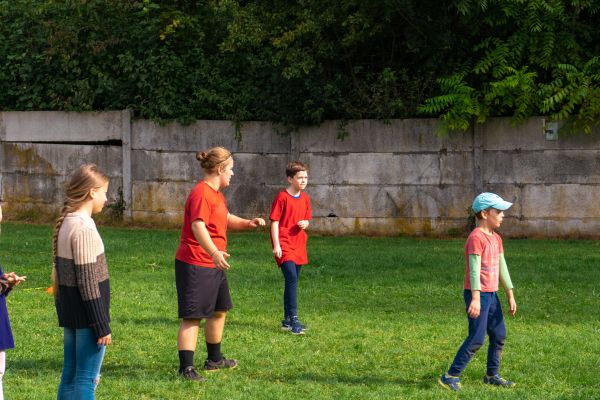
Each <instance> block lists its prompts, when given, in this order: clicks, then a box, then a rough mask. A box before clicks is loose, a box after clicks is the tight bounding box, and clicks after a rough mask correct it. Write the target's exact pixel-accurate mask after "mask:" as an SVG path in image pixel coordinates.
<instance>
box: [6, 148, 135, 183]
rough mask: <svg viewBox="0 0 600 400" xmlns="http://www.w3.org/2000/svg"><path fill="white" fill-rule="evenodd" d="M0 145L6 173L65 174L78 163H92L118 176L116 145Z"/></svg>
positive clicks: (119, 170)
mask: <svg viewBox="0 0 600 400" xmlns="http://www.w3.org/2000/svg"><path fill="white" fill-rule="evenodd" d="M0 147H2V149H3V159H2V164H3V168H4V170H5V171H7V172H19V173H26V174H45V175H69V174H71V172H72V171H73V170H74V169H75V168H77V167H78V166H80V165H82V164H86V163H94V164H96V165H98V167H100V168H101V169H102V170H103V171H104V172H105V173H106V174H108V175H110V176H121V165H122V157H123V155H122V153H121V147H119V146H101V145H80V144H77V145H75V144H73V145H69V144H46V143H2V144H1V145H0Z"/></svg>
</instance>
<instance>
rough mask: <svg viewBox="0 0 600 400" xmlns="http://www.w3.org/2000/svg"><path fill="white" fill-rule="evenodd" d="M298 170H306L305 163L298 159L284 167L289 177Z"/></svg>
mask: <svg viewBox="0 0 600 400" xmlns="http://www.w3.org/2000/svg"><path fill="white" fill-rule="evenodd" d="M300 171H308V167H307V166H306V164H304V163H301V162H300V161H292V162H291V163H289V164H288V165H287V167H286V168H285V174H286V175H287V176H288V177H290V178H293V177H294V176H295V175H296V174H297V173H298V172H300Z"/></svg>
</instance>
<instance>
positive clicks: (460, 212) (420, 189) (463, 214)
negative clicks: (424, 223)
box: [307, 185, 475, 220]
mask: <svg viewBox="0 0 600 400" xmlns="http://www.w3.org/2000/svg"><path fill="white" fill-rule="evenodd" d="M307 193H308V194H309V195H310V196H311V200H312V207H313V216H315V217H326V216H328V215H331V214H333V215H336V216H337V217H340V218H352V217H355V216H361V217H364V218H459V219H460V218H463V219H465V220H466V218H467V217H468V208H469V205H470V204H471V201H472V199H473V197H474V195H475V194H474V193H473V191H472V189H471V186H458V185H457V186H444V187H440V186H433V185H421V186H417V185H406V186H382V185H359V186H341V185H340V186H337V185H336V186H329V185H312V186H309V187H308V189H307Z"/></svg>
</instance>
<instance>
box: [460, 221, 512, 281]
mask: <svg viewBox="0 0 600 400" xmlns="http://www.w3.org/2000/svg"><path fill="white" fill-rule="evenodd" d="M500 253H504V247H503V246H502V238H501V237H500V235H498V234H497V233H496V232H492V234H491V235H488V234H486V233H484V232H483V231H482V230H481V229H479V228H475V229H473V232H471V234H470V235H469V237H468V238H467V243H465V259H466V263H467V275H466V276H465V289H467V290H471V279H470V278H469V273H470V271H471V269H470V267H469V254H477V255H479V256H481V273H480V274H479V279H480V281H481V291H482V292H497V291H498V280H499V277H500Z"/></svg>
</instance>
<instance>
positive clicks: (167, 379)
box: [0, 223, 600, 400]
mask: <svg viewBox="0 0 600 400" xmlns="http://www.w3.org/2000/svg"><path fill="white" fill-rule="evenodd" d="M100 231H101V234H102V236H103V238H104V243H105V247H106V254H107V258H108V262H109V269H110V275H111V288H112V303H111V311H112V324H111V326H112V330H113V340H114V344H113V345H112V346H110V347H109V349H108V351H107V353H106V358H105V362H104V366H103V371H102V373H103V375H102V381H101V384H100V386H99V387H98V391H97V398H99V399H111V400H113V399H440V398H461V399H508V398H510V399H546V400H547V399H569V398H571V399H593V398H596V399H597V398H600V372H599V371H600V243H599V242H595V241H557V240H543V241H542V240H506V241H505V251H506V255H507V260H508V264H509V269H510V271H511V275H512V280H513V282H514V284H515V286H516V289H515V295H516V299H517V303H518V306H519V309H518V314H517V316H516V317H515V318H507V329H508V339H507V342H506V346H505V351H504V355H503V364H502V369H501V372H502V373H503V375H504V376H505V377H507V378H509V379H511V380H514V381H516V382H517V387H516V388H515V389H513V390H503V389H497V388H490V387H487V386H484V385H483V383H482V382H481V378H482V375H483V374H484V372H485V354H486V351H485V348H484V349H482V350H481V351H480V352H479V353H478V354H477V355H476V356H475V358H474V359H473V361H472V362H471V364H470V365H469V367H468V369H467V370H466V371H465V373H464V375H463V388H464V389H463V391H462V392H461V394H460V395H458V396H457V395H455V394H453V393H451V392H448V391H445V390H444V389H442V388H440V387H439V386H438V385H437V383H436V380H437V378H438V376H439V375H440V374H441V373H442V372H443V371H444V370H445V369H446V368H447V367H448V366H449V364H450V362H451V361H452V358H453V357H454V354H455V351H456V350H457V348H458V346H459V345H460V343H461V342H462V340H463V339H464V337H465V336H466V317H465V315H464V305H463V300H462V283H463V279H464V261H463V255H462V252H463V239H457V240H436V239H415V238H375V237H331V236H322V237H320V236H312V237H311V238H310V239H309V257H310V265H309V266H308V267H306V268H304V269H303V272H302V276H301V282H300V290H299V309H300V316H301V318H302V319H303V321H304V322H306V323H307V324H308V325H309V326H310V330H309V331H308V332H307V334H306V335H305V336H303V337H296V336H292V335H291V334H289V333H285V332H282V331H281V330H280V327H279V324H280V320H281V314H282V305H281V304H282V286H283V279H282V277H281V274H280V272H279V271H278V270H277V268H276V267H275V266H274V262H273V260H272V257H271V250H270V243H269V239H268V235H267V231H266V230H263V231H261V232H258V233H248V234H231V235H230V238H229V252H230V254H231V259H230V263H231V265H232V269H231V270H230V272H229V273H228V276H229V283H230V287H231V292H232V296H233V301H234V309H233V310H232V311H231V312H230V314H229V316H228V321H227V324H226V327H225V337H224V342H223V351H224V353H225V355H226V356H227V357H231V358H236V359H237V360H238V362H239V368H237V369H236V370H232V371H220V372H217V373H212V374H210V375H208V378H209V380H208V382H205V383H201V384H198V383H193V382H184V381H181V380H179V379H178V378H177V373H176V372H177V367H178V360H177V347H176V335H177V329H178V320H177V301H176V292H175V283H174V271H173V268H174V267H173V257H174V253H175V250H176V248H177V244H178V236H179V232H177V231H161V230H135V229H134V230H132V229H117V228H103V227H100ZM0 261H1V262H2V264H3V265H4V269H5V270H6V271H12V270H14V271H15V272H17V273H19V274H26V275H27V276H28V277H29V278H28V281H27V282H26V283H25V284H23V285H22V286H20V287H19V288H18V289H17V290H15V291H14V292H13V293H12V294H11V295H10V296H9V297H8V305H9V312H10V315H11V319H12V325H13V331H14V334H15V339H16V342H17V348H16V349H15V350H11V351H9V352H8V353H7V371H6V374H5V377H4V391H5V397H6V398H7V399H9V400H18V399H27V400H33V399H54V398H55V396H56V389H57V386H58V382H59V379H60V370H61V365H62V330H61V329H60V328H58V327H57V322H56V315H55V311H54V305H53V299H52V297H51V296H50V295H48V294H47V293H46V292H45V288H46V287H47V286H48V285H49V282H50V280H49V277H50V269H51V227H49V226H32V225H21V224H14V223H5V224H3V226H2V235H1V236H0ZM501 298H502V301H503V305H505V309H506V301H505V297H504V295H503V294H501ZM198 350H199V351H198V352H197V353H196V363H197V364H198V365H199V366H201V365H202V362H203V360H204V357H205V345H204V341H203V340H201V341H200V343H199V346H198Z"/></svg>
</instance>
